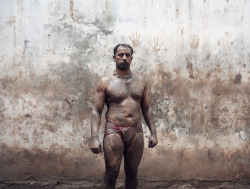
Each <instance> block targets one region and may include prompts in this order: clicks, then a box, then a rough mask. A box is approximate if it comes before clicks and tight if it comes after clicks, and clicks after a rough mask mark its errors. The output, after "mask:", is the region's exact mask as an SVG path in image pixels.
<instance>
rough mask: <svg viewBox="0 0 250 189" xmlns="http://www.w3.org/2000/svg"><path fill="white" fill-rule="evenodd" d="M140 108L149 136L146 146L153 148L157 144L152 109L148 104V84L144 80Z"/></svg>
mask: <svg viewBox="0 0 250 189" xmlns="http://www.w3.org/2000/svg"><path fill="white" fill-rule="evenodd" d="M141 109H142V114H143V117H144V120H145V122H146V123H147V125H148V127H149V130H150V133H151V136H150V138H149V141H148V147H149V148H153V147H155V146H156V145H157V143H158V139H157V134H156V128H155V123H154V117H153V110H152V108H151V105H150V99H149V91H148V86H147V84H146V82H145V86H144V91H143V95H142V99H141Z"/></svg>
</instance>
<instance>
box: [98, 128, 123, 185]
mask: <svg viewBox="0 0 250 189" xmlns="http://www.w3.org/2000/svg"><path fill="white" fill-rule="evenodd" d="M103 149H104V158H105V166H106V171H105V178H104V188H105V189H115V183H116V179H117V177H118V174H119V170H120V166H121V160H122V156H123V154H124V142H123V140H122V138H121V136H120V135H119V134H118V133H112V134H109V135H107V136H105V137H104V140H103Z"/></svg>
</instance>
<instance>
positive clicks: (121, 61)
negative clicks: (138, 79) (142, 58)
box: [113, 46, 133, 70]
mask: <svg viewBox="0 0 250 189" xmlns="http://www.w3.org/2000/svg"><path fill="white" fill-rule="evenodd" d="M113 58H114V62H116V66H117V67H118V68H119V69H121V70H127V69H128V68H129V67H130V64H131V61H132V59H133V57H132V55H131V49H130V48H127V47H123V46H120V47H118V49H117V52H116V54H115V56H113Z"/></svg>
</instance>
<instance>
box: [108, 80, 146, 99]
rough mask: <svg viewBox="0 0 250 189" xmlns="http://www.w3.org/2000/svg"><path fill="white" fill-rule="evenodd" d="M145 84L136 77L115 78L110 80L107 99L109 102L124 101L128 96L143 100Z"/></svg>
mask: <svg viewBox="0 0 250 189" xmlns="http://www.w3.org/2000/svg"><path fill="white" fill-rule="evenodd" d="M143 90H144V86H143V83H142V82H140V81H139V80H136V79H131V80H127V81H126V80H123V79H115V80H113V81H112V82H110V84H109V86H108V88H107V90H106V99H107V101H108V102H117V101H123V100H125V99H127V98H130V97H131V98H132V99H134V100H138V101H139V100H141V97H142V94H143Z"/></svg>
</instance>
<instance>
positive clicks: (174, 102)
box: [0, 0, 250, 181]
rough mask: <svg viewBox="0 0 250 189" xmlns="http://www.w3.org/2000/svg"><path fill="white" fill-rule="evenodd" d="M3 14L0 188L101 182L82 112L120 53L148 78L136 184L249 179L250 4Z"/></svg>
mask: <svg viewBox="0 0 250 189" xmlns="http://www.w3.org/2000/svg"><path fill="white" fill-rule="evenodd" d="M0 4H1V6H0V33H1V35H0V70H1V75H0V164H1V169H0V180H20V179H27V178H33V179H43V178H51V179H53V178H58V177H61V178H68V179H91V180H95V179H101V178H102V176H103V174H104V159H103V155H94V154H92V153H91V152H90V150H89V149H88V142H89V137H90V117H91V114H90V112H91V108H92V105H93V94H94V92H95V88H96V84H97V82H98V80H99V79H100V78H101V77H102V76H104V75H107V74H110V73H112V72H113V70H114V69H115V64H114V62H113V60H112V55H113V54H112V50H113V47H114V46H115V45H116V44H118V43H129V44H131V45H132V46H133V47H134V50H135V54H134V59H133V62H132V71H133V72H134V73H139V74H142V75H144V76H145V77H146V78H147V79H148V83H149V85H150V94H151V104H152V106H153V110H154V117H155V123H156V127H157V132H158V138H159V144H158V146H157V147H156V148H154V149H150V150H149V149H148V148H147V146H146V144H147V142H145V150H144V156H143V160H142V163H141V165H140V169H139V177H140V178H143V179H145V180H149V181H150V180H152V181H154V180H162V181H171V180H188V179H197V180H201V181H202V180H205V181H210V180H221V181H230V180H237V179H242V180H245V179H247V180H249V179H250V169H249V167H250V159H249V157H250V147H249V141H250V87H249V84H250V75H249V73H250V36H249V33H250V24H249V23H250V12H249V8H250V1H248V0H238V1H232V0H223V1H216V0H211V1H206V0H204V1H198V0H189V1H177V0H176V1H174V0H170V1H151V0H138V1H132V0H127V1H115V0H106V1H99V0H92V1H87V0H83V1H80V0H60V1H59V0H50V1H49V0H30V1H28V0H20V1H18V0H9V1H4V0H0ZM104 121H105V120H104V117H103V119H102V126H101V131H100V139H102V138H103V129H104ZM143 130H144V138H145V140H146V141H147V140H148V137H149V134H150V133H149V130H148V128H147V127H146V125H145V122H144V121H143ZM123 177H124V171H123V169H121V174H120V178H123Z"/></svg>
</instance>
